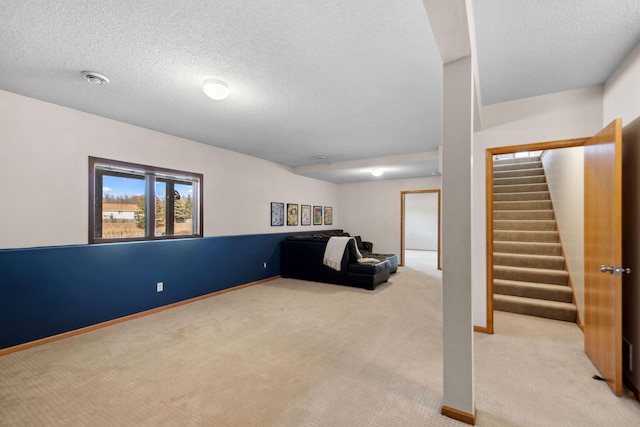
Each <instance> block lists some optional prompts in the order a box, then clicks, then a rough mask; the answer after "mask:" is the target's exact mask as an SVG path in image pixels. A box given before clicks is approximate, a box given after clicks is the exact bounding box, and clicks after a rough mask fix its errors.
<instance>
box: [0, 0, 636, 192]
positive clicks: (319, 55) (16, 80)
mask: <svg viewBox="0 0 640 427" xmlns="http://www.w3.org/2000/svg"><path fill="white" fill-rule="evenodd" d="M473 5H474V9H475V15H476V32H477V39H478V42H477V45H478V62H479V69H480V82H481V89H482V97H483V100H484V102H485V103H494V102H500V101H505V100H510V99H516V98H522V97H527V96H534V95H540V94H544V93H549V92H555V91H560V90H567V89H572V88H576V87H581V86H589V85H595V84H601V83H603V82H604V80H605V79H606V78H607V77H608V75H609V74H610V73H611V71H612V70H613V69H614V68H615V67H616V65H618V63H619V62H620V61H621V60H622V59H623V58H624V56H625V55H626V54H627V53H628V52H629V51H630V50H631V48H632V47H633V46H634V45H635V44H637V43H638V41H639V34H640V0H608V1H588V0H575V1H571V0H554V1H547V0H543V1H542V0H538V1H535V2H532V1H515V0H474V2H473ZM83 70H91V71H96V72H99V73H103V74H105V75H107V76H108V77H109V78H110V79H111V83H110V84H109V85H107V86H94V85H90V84H88V83H86V82H84V81H83V80H82V78H81V75H80V72H81V71H83ZM210 78H218V79H222V80H225V81H226V82H228V84H229V86H230V88H231V95H230V97H229V98H228V99H226V100H224V101H212V100H210V99H208V98H207V97H206V96H205V95H204V93H203V92H202V82H203V81H204V80H206V79H210ZM0 89H3V90H7V91H10V92H15V93H18V94H22V95H26V96H30V97H33V98H37V99H41V100H44V101H49V102H53V103H56V104H60V105H64V106H67V107H71V108H75V109H78V110H81V111H86V112H90V113H94V114H97V115H100V116H104V117H108V118H112V119H116V120H120V121H123V122H127V123H132V124H135V125H138V126H142V127H146V128H149V129H154V130H157V131H160V132H164V133H168V134H172V135H177V136H181V137H184V138H188V139H191V140H195V141H199V142H202V143H206V144H211V145H214V146H218V147H222V148H226V149H229V150H233V151H237V152H241V153H245V154H249V155H252V156H256V157H260V158H263V159H267V160H271V161H274V162H277V163H280V164H283V165H286V166H289V167H291V168H293V170H294V171H297V172H298V173H300V174H303V175H306V176H312V177H315V178H318V179H324V180H328V181H332V182H350V181H363V180H369V179H380V178H373V177H371V176H370V175H369V174H367V173H363V172H364V171H366V170H367V168H370V167H373V166H382V164H383V163H384V162H385V161H387V160H388V158H389V157H393V158H394V159H398V158H407V159H409V160H411V159H412V160H411V161H409V160H408V161H406V162H404V163H398V162H392V164H389V165H387V170H388V174H386V175H385V176H384V178H385V179H391V178H407V177H415V176H429V175H431V174H432V173H434V171H435V170H437V168H436V166H435V163H434V162H433V161H432V160H424V155H425V153H431V154H427V157H429V156H431V155H432V154H433V152H434V150H437V147H438V145H440V139H441V130H440V123H441V105H442V65H441V60H440V56H439V54H438V49H437V48H436V46H435V42H434V40H433V35H432V33H431V30H430V27H429V21H428V19H427V16H426V12H425V9H424V6H423V3H422V1H420V0H349V1H344V0H323V1H317V0H299V1H286V0H261V1H258V0H253V1H251V0H209V1H207V0H200V1H197V0H190V1H175V0H172V1H166V0H153V1H152V0H138V1H135V2H134V1H130V0H105V1H102V2H87V1H84V0H82V1H81V0H76V1H73V0H70V1H55V2H53V1H24V0H20V1H17V0H3V1H2V2H0ZM317 156H325V157H326V159H325V160H323V161H318V160H316V157H317ZM402 156H405V157H402ZM363 159H371V160H370V161H369V162H364V161H363ZM354 162H356V163H355V164H354ZM421 162H423V163H421ZM316 166H320V167H319V168H314V167H316Z"/></svg>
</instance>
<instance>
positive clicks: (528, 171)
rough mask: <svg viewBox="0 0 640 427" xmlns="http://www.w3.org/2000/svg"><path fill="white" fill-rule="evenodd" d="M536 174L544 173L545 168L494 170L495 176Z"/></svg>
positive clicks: (507, 176)
mask: <svg viewBox="0 0 640 427" xmlns="http://www.w3.org/2000/svg"><path fill="white" fill-rule="evenodd" d="M534 175H544V169H543V168H532V169H514V170H501V171H494V172H493V177H494V178H512V177H516V176H534Z"/></svg>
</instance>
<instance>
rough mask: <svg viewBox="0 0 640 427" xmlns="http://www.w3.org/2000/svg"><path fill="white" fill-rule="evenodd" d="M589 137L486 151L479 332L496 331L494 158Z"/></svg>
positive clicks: (562, 145)
mask: <svg viewBox="0 0 640 427" xmlns="http://www.w3.org/2000/svg"><path fill="white" fill-rule="evenodd" d="M587 140H588V138H577V139H571V140H559V141H549V142H541V143H533V144H524V145H514V146H508V147H498V148H492V149H488V150H487V151H486V247H487V251H486V262H487V263H486V271H487V273H486V274H487V277H486V316H487V322H486V325H487V326H486V327H485V328H482V327H475V328H474V330H475V331H477V332H485V333H489V334H493V333H494V312H493V311H494V249H495V248H494V158H500V157H504V156H507V157H508V156H513V157H517V156H518V155H517V154H515V153H523V152H537V151H545V150H553V149H557V148H569V147H579V146H582V145H584V143H585V142H586V141H587Z"/></svg>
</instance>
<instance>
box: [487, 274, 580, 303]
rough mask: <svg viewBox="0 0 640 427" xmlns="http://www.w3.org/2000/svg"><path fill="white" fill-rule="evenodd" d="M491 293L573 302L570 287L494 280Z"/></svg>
mask: <svg viewBox="0 0 640 427" xmlns="http://www.w3.org/2000/svg"><path fill="white" fill-rule="evenodd" d="M493 291H494V292H495V293H496V294H500V295H511V296H514V297H524V298H538V299H543V300H548V301H558V302H568V303H570V302H571V301H572V300H573V291H572V290H571V288H570V287H568V286H564V285H547V284H545V283H533V282H520V281H517V280H502V279H495V280H494V281H493Z"/></svg>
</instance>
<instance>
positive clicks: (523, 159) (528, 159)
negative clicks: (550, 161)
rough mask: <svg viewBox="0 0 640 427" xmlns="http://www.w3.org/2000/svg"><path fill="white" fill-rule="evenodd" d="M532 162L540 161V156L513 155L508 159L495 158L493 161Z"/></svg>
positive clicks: (503, 162)
mask: <svg viewBox="0 0 640 427" xmlns="http://www.w3.org/2000/svg"><path fill="white" fill-rule="evenodd" d="M532 162H540V156H530V157H515V158H514V157H511V158H508V159H495V160H494V161H493V165H494V166H496V165H510V164H514V163H532Z"/></svg>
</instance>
